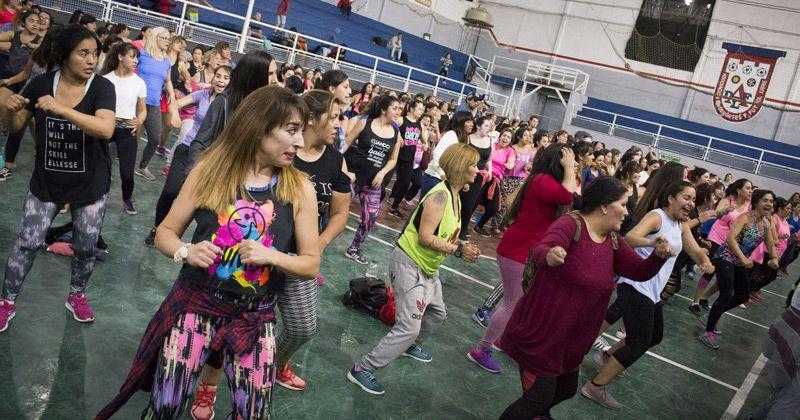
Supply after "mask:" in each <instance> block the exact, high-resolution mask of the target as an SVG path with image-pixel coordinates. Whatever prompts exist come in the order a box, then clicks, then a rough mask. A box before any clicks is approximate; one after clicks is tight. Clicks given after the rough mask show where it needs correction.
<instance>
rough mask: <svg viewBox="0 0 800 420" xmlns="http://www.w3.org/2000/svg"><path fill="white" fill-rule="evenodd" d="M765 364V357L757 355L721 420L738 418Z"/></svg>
mask: <svg viewBox="0 0 800 420" xmlns="http://www.w3.org/2000/svg"><path fill="white" fill-rule="evenodd" d="M766 363H767V358H766V356H764V355H763V354H759V355H758V359H756V362H755V363H753V367H752V368H750V372H749V373H748V374H747V377H746V378H744V382H742V386H740V387H739V390H738V391H736V394H735V395H734V396H733V398H732V399H731V402H730V404H728V408H727V409H726V410H725V413H723V414H722V420H734V419H736V418H737V417H739V412H740V411H742V406H744V403H745V401H747V396H748V395H749V394H750V391H752V390H753V386H754V385H755V384H756V381H757V380H758V376H759V375H760V374H761V370H762V369H764V365H765V364H766Z"/></svg>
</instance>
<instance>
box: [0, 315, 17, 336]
mask: <svg viewBox="0 0 800 420" xmlns="http://www.w3.org/2000/svg"><path fill="white" fill-rule="evenodd" d="M15 316H17V311H14V312H13V313H12V314H11V315H10V316H9V317H8V319H7V320H6V326H5V327H3V329H1V330H0V332H3V331H5V330H7V329H8V326H9V325H11V320H12V319H14V317H15Z"/></svg>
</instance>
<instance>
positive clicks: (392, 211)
mask: <svg viewBox="0 0 800 420" xmlns="http://www.w3.org/2000/svg"><path fill="white" fill-rule="evenodd" d="M387 213H389V214H391V215H392V216H394V217H396V218H398V219H405V218H406V215H405V214H403V213H401V212H400V209H389V211H388V212H387Z"/></svg>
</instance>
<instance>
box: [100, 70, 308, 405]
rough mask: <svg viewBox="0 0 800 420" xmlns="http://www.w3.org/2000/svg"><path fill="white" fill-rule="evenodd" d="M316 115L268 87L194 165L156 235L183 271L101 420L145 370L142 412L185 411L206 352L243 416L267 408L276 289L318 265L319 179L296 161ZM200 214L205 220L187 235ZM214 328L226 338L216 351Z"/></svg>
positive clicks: (279, 90) (238, 113) (283, 92)
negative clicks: (148, 388) (315, 182)
mask: <svg viewBox="0 0 800 420" xmlns="http://www.w3.org/2000/svg"><path fill="white" fill-rule="evenodd" d="M307 117H308V108H307V107H306V105H305V103H303V101H302V99H301V98H299V97H297V96H295V95H294V94H292V93H291V92H289V91H287V90H285V89H283V88H281V87H277V86H270V87H264V88H261V89H258V90H256V91H255V92H253V93H252V94H251V95H249V96H248V97H247V98H245V99H244V101H243V102H242V103H241V105H239V107H238V109H237V111H236V112H235V113H234V114H233V116H232V119H231V122H230V124H228V125H227V127H226V129H225V130H224V131H223V132H222V134H221V135H220V136H219V138H218V139H217V140H216V142H215V143H214V144H213V145H212V146H211V147H210V148H209V149H208V150H207V151H206V153H204V154H203V156H202V158H201V160H200V161H199V162H198V164H197V166H196V167H195V169H194V170H192V172H191V173H190V174H189V177H188V178H187V180H186V183H185V184H184V186H183V188H182V189H181V193H180V195H179V196H178V199H177V200H176V205H175V206H173V209H172V211H170V213H169V215H168V216H167V218H166V219H164V221H163V222H162V223H161V224H160V225H159V227H158V231H157V236H156V246H157V247H158V249H159V250H160V251H161V252H162V253H164V255H167V256H168V257H171V258H172V259H174V260H175V261H176V262H178V263H182V264H183V269H182V270H181V273H180V275H179V276H178V279H177V281H176V282H175V285H174V286H173V288H172V291H171V292H170V294H169V295H168V296H167V298H166V299H165V301H164V303H163V304H162V306H161V308H160V309H159V311H158V313H157V314H156V315H155V317H154V319H153V320H152V321H151V322H150V324H149V326H148V329H147V331H146V332H145V335H144V337H143V338H142V343H141V345H140V346H139V350H138V353H137V354H136V356H135V359H134V366H135V367H137V368H138V369H137V368H134V369H132V370H131V373H130V374H129V376H128V378H127V379H126V384H125V385H124V386H123V387H122V391H121V392H120V394H119V395H118V396H117V397H116V398H115V399H114V401H113V402H112V403H111V404H109V405H108V406H107V407H106V408H104V409H103V411H102V412H101V413H100V414H98V418H108V417H109V416H110V415H111V414H113V412H115V411H116V410H117V409H118V408H119V407H120V406H121V405H122V404H123V403H124V402H125V401H127V399H128V398H129V397H130V396H131V394H132V393H133V392H135V391H134V390H136V389H138V386H130V384H132V383H140V381H141V380H143V379H144V378H152V379H150V380H152V381H153V383H152V393H151V395H150V402H149V404H148V406H147V407H146V409H145V411H144V413H143V414H142V416H143V417H147V418H162V417H170V418H171V417H173V416H179V415H180V412H181V410H182V409H183V407H185V406H186V401H187V399H188V397H189V396H190V395H191V394H192V392H193V391H194V390H193V389H191V388H190V387H186V386H185V385H184V384H192V383H194V380H195V379H194V378H197V375H198V374H199V372H198V371H199V370H200V369H202V368H203V361H206V360H207V364H209V365H214V364H215V363H218V364H220V365H221V364H222V363H221V362H222V361H223V360H224V361H225V363H227V364H228V367H227V369H226V371H227V372H232V376H231V377H229V378H228V380H229V382H230V384H231V387H233V388H232V393H235V394H236V395H237V398H235V399H233V413H234V416H236V417H237V418H267V417H268V416H269V409H270V398H271V395H270V394H271V390H272V389H273V388H274V384H273V383H272V378H273V376H272V375H270V374H268V373H267V372H274V370H275V366H274V362H273V360H274V351H275V350H274V349H275V339H274V335H273V325H274V322H275V316H274V306H275V300H276V295H277V294H278V293H281V292H282V286H283V284H284V282H287V281H294V280H292V279H294V278H301V279H307V278H313V277H314V276H315V275H316V274H317V272H318V271H319V252H320V251H319V243H318V242H319V236H318V233H317V223H316V220H317V212H316V205H315V204H316V199H315V194H314V188H313V187H312V185H311V183H310V182H309V181H308V180H307V178H306V177H305V175H303V174H302V173H301V172H300V171H298V170H297V169H296V168H295V167H294V166H293V165H292V162H293V160H294V157H295V154H296V153H297V150H298V149H300V148H301V147H302V145H303V137H302V130H303V127H304V125H305V123H306V120H307ZM200 186H202V187H200ZM192 220H194V221H195V222H196V223H197V229H196V230H195V233H194V235H193V237H192V243H191V244H185V243H183V242H182V240H181V237H182V236H183V234H184V232H185V230H186V228H187V227H188V226H189V224H190V223H191V222H192ZM215 336H224V337H225V339H224V340H223V341H221V342H214V344H213V347H214V348H213V349H212V338H213V337H215ZM171 355H174V356H171ZM234 361H235V362H234ZM217 367H220V366H217ZM150 374H152V375H154V376H149V375H150ZM214 392H215V391H214Z"/></svg>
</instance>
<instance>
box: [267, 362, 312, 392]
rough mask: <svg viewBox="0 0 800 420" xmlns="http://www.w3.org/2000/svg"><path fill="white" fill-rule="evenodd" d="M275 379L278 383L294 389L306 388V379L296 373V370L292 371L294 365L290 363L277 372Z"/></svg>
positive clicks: (301, 389)
mask: <svg viewBox="0 0 800 420" xmlns="http://www.w3.org/2000/svg"><path fill="white" fill-rule="evenodd" d="M275 381H276V382H277V383H278V385H280V386H282V387H284V388H287V389H291V390H292V391H303V390H305V389H306V381H304V380H302V379H300V377H299V376H297V375H295V373H294V371H292V365H291V364H289V363H287V364H286V366H284V367H283V369H281V370H279V371H278V372H277V374H276V375H275Z"/></svg>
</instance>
